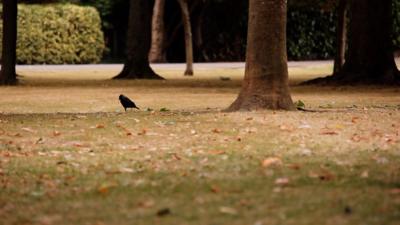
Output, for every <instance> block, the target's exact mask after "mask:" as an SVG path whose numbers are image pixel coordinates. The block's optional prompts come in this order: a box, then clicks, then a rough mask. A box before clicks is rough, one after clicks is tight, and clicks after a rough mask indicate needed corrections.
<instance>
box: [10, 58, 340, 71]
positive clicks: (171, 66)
mask: <svg viewBox="0 0 400 225" xmlns="http://www.w3.org/2000/svg"><path fill="white" fill-rule="evenodd" d="M332 64H333V61H331V60H325V61H293V62H289V63H288V65H289V68H296V67H299V68H302V67H303V68H307V67H319V66H327V65H332ZM122 66H123V65H122V64H87V65H17V70H29V71H46V70H51V71H77V70H93V69H96V70H102V69H103V70H121V69H122ZM151 66H152V67H153V68H154V69H167V70H175V69H176V70H183V69H184V68H185V64H184V63H160V64H151ZM244 67H245V63H244V62H217V63H195V64H194V69H195V70H196V69H200V70H202V69H242V68H243V69H244Z"/></svg>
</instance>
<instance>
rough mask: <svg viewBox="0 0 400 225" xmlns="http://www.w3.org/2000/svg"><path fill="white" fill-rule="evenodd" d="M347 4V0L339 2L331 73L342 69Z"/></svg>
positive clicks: (344, 51)
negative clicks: (334, 52)
mask: <svg viewBox="0 0 400 225" xmlns="http://www.w3.org/2000/svg"><path fill="white" fill-rule="evenodd" d="M347 2H348V0H339V6H338V15H337V16H338V18H337V31H336V54H335V62H334V67H333V73H337V72H339V70H340V69H341V68H342V66H343V64H344V57H345V54H346V39H347V20H346V19H347Z"/></svg>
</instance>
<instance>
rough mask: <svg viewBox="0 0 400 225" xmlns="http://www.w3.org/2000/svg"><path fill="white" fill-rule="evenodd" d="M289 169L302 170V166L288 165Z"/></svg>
mask: <svg viewBox="0 0 400 225" xmlns="http://www.w3.org/2000/svg"><path fill="white" fill-rule="evenodd" d="M287 167H288V168H289V169H292V170H300V169H301V166H300V165H299V164H294V163H293V164H288V165H287Z"/></svg>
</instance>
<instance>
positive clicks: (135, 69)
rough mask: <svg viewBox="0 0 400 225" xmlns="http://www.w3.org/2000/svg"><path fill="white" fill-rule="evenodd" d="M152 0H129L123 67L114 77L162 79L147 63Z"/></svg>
mask: <svg viewBox="0 0 400 225" xmlns="http://www.w3.org/2000/svg"><path fill="white" fill-rule="evenodd" d="M153 3H154V1H152V0H130V6H129V21H128V34H127V43H126V47H127V53H126V61H125V64H124V68H123V69H122V71H121V73H120V74H119V75H117V76H116V77H114V79H163V78H162V77H160V76H159V75H157V74H156V73H155V72H154V71H153V70H152V69H151V67H150V64H149V50H150V44H151V43H150V42H151V16H152V11H153Z"/></svg>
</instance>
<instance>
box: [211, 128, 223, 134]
mask: <svg viewBox="0 0 400 225" xmlns="http://www.w3.org/2000/svg"><path fill="white" fill-rule="evenodd" d="M211 132H213V133H215V134H219V133H221V132H222V131H221V130H220V129H218V128H214V129H212V130H211Z"/></svg>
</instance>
